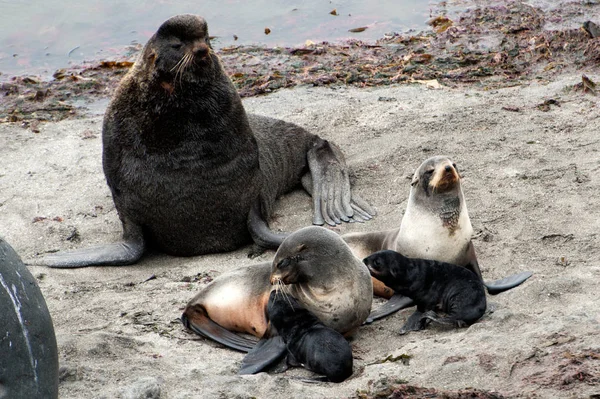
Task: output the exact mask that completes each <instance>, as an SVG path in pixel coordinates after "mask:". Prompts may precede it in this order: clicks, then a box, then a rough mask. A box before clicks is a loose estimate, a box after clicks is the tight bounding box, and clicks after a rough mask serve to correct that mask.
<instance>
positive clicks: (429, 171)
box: [425, 169, 435, 176]
mask: <svg viewBox="0 0 600 399" xmlns="http://www.w3.org/2000/svg"><path fill="white" fill-rule="evenodd" d="M434 170H435V169H427V170H426V171H425V174H426V175H427V176H431V175H432V174H433V171H434Z"/></svg>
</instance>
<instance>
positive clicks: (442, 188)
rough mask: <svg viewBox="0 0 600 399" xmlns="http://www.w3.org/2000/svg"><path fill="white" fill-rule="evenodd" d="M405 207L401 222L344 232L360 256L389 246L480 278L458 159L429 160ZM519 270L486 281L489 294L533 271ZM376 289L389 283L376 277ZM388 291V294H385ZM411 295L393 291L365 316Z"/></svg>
mask: <svg viewBox="0 0 600 399" xmlns="http://www.w3.org/2000/svg"><path fill="white" fill-rule="evenodd" d="M410 185H411V188H410V195H409V197H408V204H407V206H406V212H405V213H404V217H403V218H402V222H401V223H400V227H399V228H396V229H392V230H384V231H377V232H371V233H350V234H345V235H344V236H343V237H342V238H343V239H344V240H345V241H346V242H347V243H348V245H349V246H350V248H351V249H352V252H353V253H354V255H355V256H356V257H358V258H359V259H363V258H365V257H367V256H368V255H370V254H372V253H374V252H377V251H380V250H383V249H391V250H394V251H397V252H400V253H402V254H404V255H405V256H408V257H410V258H422V259H431V260H437V261H440V262H447V263H451V264H453V265H458V266H462V267H465V268H467V269H469V270H471V271H472V272H473V273H475V275H477V276H478V277H479V278H480V279H481V280H482V281H483V277H482V275H481V270H480V269H479V263H478V261H477V256H476V255H475V247H474V246H473V242H472V240H471V237H472V235H473V227H472V225H471V219H470V218H469V212H468V211H467V204H466V201H465V197H464V194H463V190H462V185H461V177H460V174H459V173H458V168H457V166H456V164H455V163H454V162H453V161H452V160H451V159H450V158H448V157H445V156H435V157H432V158H429V159H427V160H425V161H424V162H423V163H422V164H421V165H420V166H419V168H418V169H417V170H416V171H415V174H414V175H413V178H412V182H411V184H410ZM531 275H532V273H531V272H521V273H517V274H513V275H511V276H508V277H505V278H502V279H500V280H496V281H489V282H487V281H484V282H483V284H484V286H485V287H486V289H487V291H488V293H489V294H491V295H496V294H499V293H501V292H504V291H506V290H510V289H512V288H514V287H517V286H519V285H520V284H522V283H523V282H525V281H526V280H527V279H528V278H529V277H531ZM373 286H374V287H375V288H376V290H375V293H376V294H377V295H379V296H386V294H387V292H388V291H389V289H386V287H385V286H384V285H382V284H380V283H377V281H375V280H374V282H373ZM387 296H388V297H389V295H387ZM411 303H412V301H410V300H408V299H407V298H406V297H402V296H401V295H394V296H393V297H392V298H391V299H390V301H388V302H387V303H386V304H384V305H383V306H381V307H379V308H378V309H376V310H375V311H373V312H372V313H371V315H370V316H369V319H368V320H367V321H368V322H369V321H372V320H377V319H379V318H382V317H385V316H387V315H389V314H391V313H393V312H395V311H397V310H400V309H402V308H404V307H407V306H410V305H411Z"/></svg>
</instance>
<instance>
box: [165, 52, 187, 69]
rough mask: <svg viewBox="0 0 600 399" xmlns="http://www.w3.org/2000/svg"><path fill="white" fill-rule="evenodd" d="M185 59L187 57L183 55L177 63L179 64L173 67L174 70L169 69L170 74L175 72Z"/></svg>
mask: <svg viewBox="0 0 600 399" xmlns="http://www.w3.org/2000/svg"><path fill="white" fill-rule="evenodd" d="M184 58H185V55H183V56H182V57H181V58H180V59H179V61H177V64H175V65H173V68H171V69H169V72H173V71H174V70H175V69H177V68H179V65H180V64H181V63H182V62H183V59H184Z"/></svg>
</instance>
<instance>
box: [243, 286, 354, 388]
mask: <svg viewBox="0 0 600 399" xmlns="http://www.w3.org/2000/svg"><path fill="white" fill-rule="evenodd" d="M267 315H268V318H269V323H270V329H271V335H275V334H276V335H279V336H280V337H281V338H282V339H283V342H284V343H285V347H286V349H287V364H288V365H291V366H302V367H304V368H306V369H308V370H311V371H314V372H315V373H318V374H322V375H324V376H325V377H327V379H329V381H332V382H342V381H344V380H345V379H347V378H348V377H350V376H351V375H352V363H353V359H352V348H351V347H350V344H349V343H348V341H346V338H344V336H343V335H342V334H340V333H339V332H337V331H335V330H334V329H332V328H329V327H327V326H326V325H325V324H323V323H322V322H321V321H320V320H319V319H318V318H317V317H316V316H315V315H313V314H312V313H310V312H309V311H308V310H306V309H305V308H304V307H303V306H302V305H300V303H299V302H298V301H297V300H296V298H294V297H292V296H290V295H287V294H285V292H283V291H281V290H273V291H271V294H270V297H269V302H268V304H267ZM257 349H258V350H261V347H260V346H259V347H257ZM255 350H256V349H254V350H253V351H251V352H250V353H248V355H247V358H250V359H252V358H253V357H254V355H255V354H254V353H253V352H254V351H255ZM247 358H245V359H244V360H243V361H242V369H241V370H240V374H249V373H248V372H247V371H248V364H252V363H253V361H249V360H248V359H247ZM258 371H261V370H256V369H254V370H253V373H256V372H258Z"/></svg>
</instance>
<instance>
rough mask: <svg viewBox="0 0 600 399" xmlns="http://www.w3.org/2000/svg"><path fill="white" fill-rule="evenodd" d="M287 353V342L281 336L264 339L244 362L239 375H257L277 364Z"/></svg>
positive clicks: (249, 353)
mask: <svg viewBox="0 0 600 399" xmlns="http://www.w3.org/2000/svg"><path fill="white" fill-rule="evenodd" d="M285 353H286V347H285V342H284V341H283V338H281V336H279V335H277V336H274V337H271V338H267V339H265V338H262V339H261V340H260V341H258V343H257V344H256V346H255V347H254V348H253V349H252V350H251V351H250V352H248V354H247V355H246V356H245V357H244V359H243V360H242V367H241V368H240V371H239V372H238V374H240V375H243V374H256V373H260V372H261V371H263V370H265V369H267V368H268V367H270V366H272V365H274V364H276V363H277V362H278V361H279V360H281V359H282V358H283V356H284V355H285Z"/></svg>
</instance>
